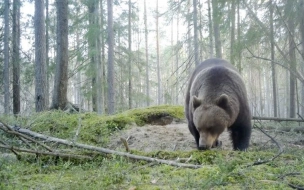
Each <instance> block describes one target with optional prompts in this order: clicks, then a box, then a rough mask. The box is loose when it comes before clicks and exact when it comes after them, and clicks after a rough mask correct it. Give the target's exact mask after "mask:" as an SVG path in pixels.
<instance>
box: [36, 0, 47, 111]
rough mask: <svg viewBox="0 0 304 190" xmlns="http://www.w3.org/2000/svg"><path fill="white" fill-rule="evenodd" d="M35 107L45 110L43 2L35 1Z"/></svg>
mask: <svg viewBox="0 0 304 190" xmlns="http://www.w3.org/2000/svg"><path fill="white" fill-rule="evenodd" d="M34 22H35V105H36V111H37V112H40V111H43V110H45V109H46V107H47V105H46V103H47V100H46V99H47V98H48V95H47V94H46V87H47V86H46V68H45V64H46V50H45V48H46V45H45V43H46V41H45V17H44V0H40V1H35V21H34Z"/></svg>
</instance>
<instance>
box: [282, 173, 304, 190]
mask: <svg viewBox="0 0 304 190" xmlns="http://www.w3.org/2000/svg"><path fill="white" fill-rule="evenodd" d="M296 175H301V173H299V172H296V173H294V172H293V173H288V174H284V175H282V176H280V177H279V179H282V180H284V178H285V177H287V176H296ZM287 184H288V185H289V187H291V188H293V189H297V190H304V187H300V186H297V185H294V184H291V183H287Z"/></svg>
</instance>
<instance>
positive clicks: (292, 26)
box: [287, 1, 296, 118]
mask: <svg viewBox="0 0 304 190" xmlns="http://www.w3.org/2000/svg"><path fill="white" fill-rule="evenodd" d="M287 4H290V5H287V6H288V9H289V11H290V12H289V17H288V23H287V24H288V29H289V35H288V41H289V61H290V69H291V70H292V71H296V54H295V48H296V44H295V41H294V33H295V23H294V18H293V16H291V12H292V11H291V10H292V8H293V2H289V1H288V2H287ZM289 76H290V89H289V90H290V91H289V96H290V99H289V108H290V112H289V114H290V115H289V116H290V117H291V118H294V117H295V116H296V112H295V111H296V78H295V76H294V75H293V74H292V73H290V75H289Z"/></svg>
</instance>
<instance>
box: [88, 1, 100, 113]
mask: <svg viewBox="0 0 304 190" xmlns="http://www.w3.org/2000/svg"><path fill="white" fill-rule="evenodd" d="M87 6H88V12H89V30H88V35H87V36H88V53H89V58H90V73H91V86H92V89H91V90H92V109H93V111H94V112H97V90H96V86H97V85H96V76H97V71H96V63H97V60H96V55H97V52H96V37H97V35H98V34H97V31H96V28H97V26H96V19H95V10H96V9H97V7H96V6H97V5H96V0H91V1H88V3H87Z"/></svg>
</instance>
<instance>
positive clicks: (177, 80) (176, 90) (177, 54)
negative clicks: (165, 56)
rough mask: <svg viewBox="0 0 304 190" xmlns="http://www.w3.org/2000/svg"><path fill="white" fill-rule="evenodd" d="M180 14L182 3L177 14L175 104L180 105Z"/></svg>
mask: <svg viewBox="0 0 304 190" xmlns="http://www.w3.org/2000/svg"><path fill="white" fill-rule="evenodd" d="M179 14H180V2H178V13H177V18H176V43H178V47H177V48H176V52H175V56H176V57H175V78H176V83H175V104H176V105H178V95H179V93H178V88H179V77H180V76H179V72H178V67H179V59H180V57H179V49H180V47H179V26H180V23H179Z"/></svg>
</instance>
